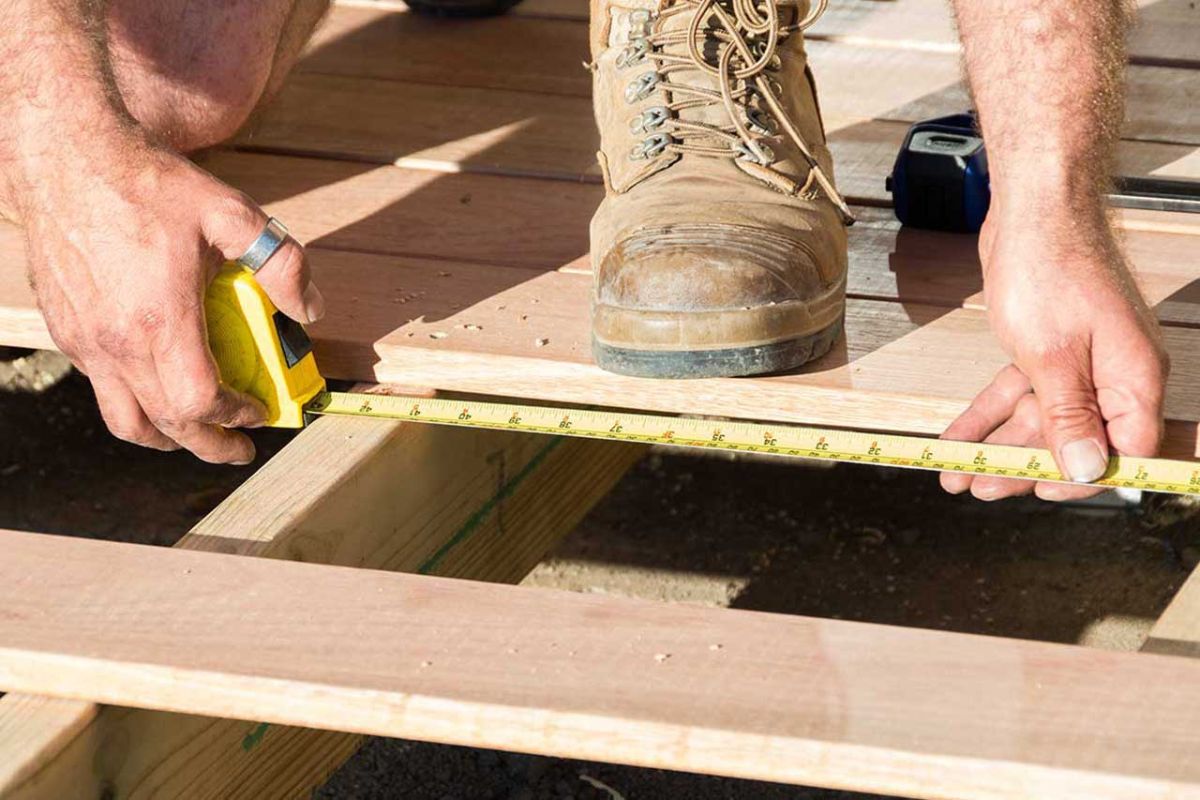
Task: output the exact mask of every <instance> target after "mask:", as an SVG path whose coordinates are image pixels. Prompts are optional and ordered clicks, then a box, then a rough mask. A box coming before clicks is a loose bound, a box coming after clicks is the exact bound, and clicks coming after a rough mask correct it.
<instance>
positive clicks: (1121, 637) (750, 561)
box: [0, 349, 1200, 800]
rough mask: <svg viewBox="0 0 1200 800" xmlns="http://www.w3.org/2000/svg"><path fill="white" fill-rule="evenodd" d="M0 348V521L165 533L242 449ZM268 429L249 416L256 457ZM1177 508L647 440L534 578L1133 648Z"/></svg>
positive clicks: (234, 474) (574, 775)
mask: <svg viewBox="0 0 1200 800" xmlns="http://www.w3.org/2000/svg"><path fill="white" fill-rule="evenodd" d="M16 355H19V354H17V353H14V352H13V351H7V352H6V351H4V350H3V349H0V528H14V529H23V530H38V531H46V532H54V533H63V534H71V535H80V536H88V537H94V538H105V539H120V540H125V541H135V542H143V543H151V544H159V545H164V546H165V545H170V544H172V543H173V542H174V541H176V540H177V539H178V538H179V537H180V536H181V535H182V534H183V533H184V532H185V531H186V530H187V529H188V528H189V527H190V526H191V525H193V524H194V523H195V522H196V521H197V520H199V519H200V517H201V516H203V515H204V514H205V513H206V512H207V511H209V510H210V509H212V508H213V507H214V506H216V505H217V504H218V503H219V502H220V501H221V500H222V499H223V498H224V497H225V496H226V495H227V494H228V493H229V492H230V491H232V490H233V488H234V487H236V486H237V485H238V484H239V483H241V482H242V481H244V480H245V479H246V477H247V476H248V475H249V474H250V473H251V472H252V471H253V469H254V466H251V467H246V468H236V469H235V468H218V467H210V466H206V465H203V464H200V463H198V462H196V461H194V460H192V459H191V458H189V457H188V456H186V455H182V454H161V453H152V452H149V451H144V450H140V449H137V448H134V447H131V446H127V445H124V444H122V443H120V442H117V441H115V440H113V439H111V438H110V437H109V436H108V434H107V433H106V432H105V430H104V426H103V424H102V423H101V421H100V419H99V417H98V415H97V413H96V411H95V407H94V404H93V401H92V398H91V393H90V390H89V389H88V386H87V384H86V382H85V381H84V380H83V379H81V378H80V377H79V376H78V375H74V374H70V373H69V370H66V369H65V368H64V366H63V364H62V362H61V360H59V358H58V357H56V356H52V355H50V354H37V355H34V356H24V357H22V358H20V359H17V360H15V361H14V360H13V358H14V356H16ZM287 439H288V435H287V434H282V433H279V432H272V431H267V432H261V433H258V434H256V440H257V442H258V444H259V447H260V451H261V454H262V455H261V456H260V459H259V461H258V462H257V463H258V465H261V463H262V462H263V458H264V457H266V456H267V455H269V454H270V453H273V452H275V451H276V450H278V449H279V448H280V447H281V446H282V445H283V444H284V443H286V441H287ZM1196 513H1197V512H1196V510H1195V509H1194V508H1193V507H1192V506H1191V505H1189V504H1187V503H1184V502H1182V501H1178V500H1174V499H1170V498H1162V497H1153V498H1148V499H1147V500H1145V501H1143V503H1142V504H1141V505H1140V506H1137V507H1132V508H1121V509H1108V510H1097V509H1075V508H1061V507H1055V506H1050V505H1044V504H1041V503H1038V502H1037V501H1029V500H1015V501H1006V502H1002V503H997V504H992V505H987V504H983V503H978V502H974V501H972V500H969V499H963V498H954V497H949V496H946V495H944V494H942V493H941V492H940V491H939V490H938V488H937V484H936V480H935V479H934V478H933V477H932V476H930V475H928V474H924V473H911V472H903V471H899V470H884V469H874V468H868V467H845V466H813V467H806V466H798V465H795V464H778V463H765V462H761V461H756V462H746V461H739V460H736V459H731V458H728V457H725V456H715V457H714V456H711V455H705V456H704V457H698V456H693V455H687V454H680V453H672V452H655V453H653V454H652V455H651V456H650V457H648V458H647V459H646V460H644V461H643V462H642V463H641V464H640V465H639V466H638V467H636V468H635V469H634V470H632V471H631V472H630V473H629V475H628V476H627V477H626V478H625V480H623V481H622V482H621V484H620V485H619V486H618V487H617V489H616V490H615V491H614V492H612V494H611V495H610V496H609V497H608V498H607V499H606V500H605V501H604V502H603V503H602V504H601V505H600V506H598V507H597V508H596V509H595V510H594V511H593V513H592V514H591V515H589V516H588V518H587V519H586V520H585V521H584V522H583V523H582V524H581V525H580V527H579V528H578V530H576V531H575V533H574V534H573V535H571V536H570V537H568V538H567V539H566V540H565V541H564V542H563V544H562V545H561V546H560V547H559V548H558V550H557V551H556V552H554V553H553V554H551V555H550V557H548V558H547V559H546V560H545V561H544V562H543V563H542V564H541V565H540V566H539V567H538V568H537V569H536V570H535V571H534V572H533V573H532V574H531V575H530V576H529V578H528V579H527V583H529V584H531V585H536V586H543V587H553V588H559V589H565V590H570V591H581V592H608V593H614V594H623V595H633V596H638V597H646V598H653V599H659V600H668V601H681V602H692V603H702V604H706V605H714V606H732V607H736V608H749V609H757V610H763V611H776V612H783V613H792V614H805V615H812V616H822V617H835V618H844V619H856V620H868V621H873V622H882V623H889V624H897V625H911V626H919V627H928V628H943V629H948V630H956V631H971V632H975V633H984V634H995V635H1002V636H1015V637H1025V638H1036V639H1045V640H1052V641H1060V642H1085V643H1087V644H1090V645H1094V646H1099V647H1113V648H1121V649H1133V648H1136V647H1137V646H1138V645H1139V644H1140V642H1141V640H1142V639H1143V638H1144V636H1145V633H1146V631H1147V630H1148V629H1149V625H1150V623H1151V621H1152V620H1153V618H1154V617H1155V616H1156V615H1158V614H1159V613H1160V612H1161V610H1162V609H1163V608H1164V607H1165V605H1166V603H1167V602H1168V600H1169V599H1170V597H1171V596H1172V594H1173V593H1174V592H1175V591H1176V589H1177V588H1178V587H1179V585H1180V584H1181V583H1182V581H1183V580H1184V578H1185V577H1186V575H1187V572H1188V570H1189V568H1191V567H1193V566H1195V565H1196V562H1197V561H1200V528H1198V527H1197V525H1196V524H1195V521H1194V516H1195V514H1196ZM317 796H318V797H320V798H323V799H324V800H341V799H342V798H345V799H346V800H376V799H377V798H378V799H380V800H382V799H383V798H389V799H390V798H412V799H413V800H540V799H542V798H579V799H580V800H611V799H612V798H624V800H635V799H637V800H640V799H641V798H671V799H672V800H674V799H675V798H695V799H696V800H717V799H718V798H720V799H722V800H750V798H755V800H759V799H761V800H775V799H776V798H778V799H779V800H783V799H784V798H787V799H788V800H818V799H819V800H834V799H835V798H836V799H837V800H850V798H865V795H852V794H847V793H841V792H830V791H825V790H818V789H806V788H795V787H783V786H776V785H770V784H758V783H751V782H746V781H736V780H724V779H718V778H710V777H702V776H695V775H684V774H678V773H670V772H664V771H657V770H643V769H634V768H628V767H618V766H612V765H604V764H591V763H578V762H572V761H564V760H560V759H552V758H540V757H531V756H522V755H514V754H507V753H495V752H490V751H482V750H474V749H469V748H456V747H446V746H439V745H429V744H421V743H414V742H405V741H399V740H383V739H375V740H371V741H370V742H369V743H368V745H367V746H366V747H365V748H364V749H363V750H362V751H361V752H360V753H359V754H358V755H357V756H356V757H355V758H354V759H352V760H351V761H350V762H349V763H348V764H346V765H345V767H343V768H342V769H341V770H340V771H339V772H338V773H337V774H336V775H334V776H333V777H332V779H331V780H330V781H329V782H328V784H327V785H326V786H325V787H324V788H323V789H322V790H320V791H319V792H318V793H317Z"/></svg>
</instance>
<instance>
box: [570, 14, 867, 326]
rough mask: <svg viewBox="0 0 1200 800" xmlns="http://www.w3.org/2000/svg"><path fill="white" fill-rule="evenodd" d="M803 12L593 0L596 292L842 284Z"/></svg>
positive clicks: (787, 294)
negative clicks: (599, 174) (601, 194)
mask: <svg viewBox="0 0 1200 800" xmlns="http://www.w3.org/2000/svg"><path fill="white" fill-rule="evenodd" d="M815 16H816V14H812V13H810V9H809V6H808V3H807V0H782V1H781V0H758V2H755V0H599V1H598V2H596V1H595V0H594V2H593V9H592V25H591V47H592V58H593V63H592V69H593V75H594V94H593V97H594V105H595V113H596V121H597V124H598V126H599V129H600V135H601V149H600V152H599V154H598V159H599V161H600V166H601V169H602V171H603V174H604V180H605V187H606V197H605V199H604V201H603V203H602V204H601V206H600V208H599V210H598V211H597V213H596V215H595V217H594V218H593V221H592V258H593V266H594V269H595V277H596V293H597V294H596V302H597V303H600V304H608V305H612V306H614V307H620V308H626V309H638V308H642V309H646V310H653V311H670V310H678V311H680V312H688V311H694V312H701V311H712V310H725V309H739V308H754V307H759V306H768V305H771V304H774V303H785V302H793V301H804V300H806V299H808V298H813V297H817V296H820V295H822V293H828V292H830V291H831V290H835V289H836V287H838V286H839V285H841V284H842V283H843V282H844V279H845V272H846V238H845V230H844V223H845V222H847V221H848V219H849V212H848V210H847V209H846V208H845V205H844V203H843V202H842V200H841V198H840V197H839V196H838V195H837V192H836V190H835V189H834V188H833V166H832V162H831V158H830V154H829V150H828V148H827V147H826V144H825V136H824V131H823V129H822V123H821V119H820V112H819V110H818V107H817V98H816V93H815V89H814V86H813V81H812V74H811V72H810V71H809V69H808V65H807V59H806V56H805V52H804V43H803V38H802V35H801V34H802V30H803V28H804V27H807V25H809V24H811V22H812V20H813V19H815ZM765 337H766V338H770V332H769V331H768V332H765Z"/></svg>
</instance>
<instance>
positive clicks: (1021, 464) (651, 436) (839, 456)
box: [308, 392, 1200, 495]
mask: <svg viewBox="0 0 1200 800" xmlns="http://www.w3.org/2000/svg"><path fill="white" fill-rule="evenodd" d="M308 410H309V411H313V412H317V413H332V414H350V415H363V416H376V417H392V418H407V419H412V420H416V421H421V422H427V423H436V424H451V425H465V426H484V427H509V428H513V429H519V430H523V431H533V432H541V433H555V432H557V433H560V434H562V435H567V436H586V437H595V438H608V439H620V440H625V441H637V442H658V443H662V444H667V445H674V446H684V447H709V448H719V449H725V450H740V451H743V452H764V451H765V452H771V453H775V454H779V455H788V456H796V457H801V458H815V459H821V460H832V461H842V462H850V463H873V464H889V465H892V466H898V467H918V468H923V469H932V470H952V471H958V472H967V473H971V474H990V475H998V476H1003V477H1019V478H1024V479H1028V480H1054V481H1060V480H1063V477H1062V476H1061V475H1060V474H1059V473H1058V471H1057V470H1056V469H1055V468H1054V464H1053V463H1052V462H1051V460H1050V458H1049V456H1048V454H1047V453H1046V452H1045V451H1042V450H1029V449H1024V448H1014V447H1003V446H999V445H989V444H971V443H966V442H949V441H945V442H939V441H935V440H930V439H925V438H922V437H916V436H891V435H888V434H878V433H868V432H856V431H843V430H833V429H820V428H809V427H799V426H788V425H786V424H784V423H769V427H768V424H759V423H753V422H737V421H729V420H722V421H721V422H720V423H719V424H714V422H715V421H706V420H702V419H686V418H673V417H668V416H665V415H653V414H634V413H622V415H621V416H620V417H616V416H609V413H611V412H608V413H606V412H605V411H604V410H602V409H596V410H586V409H571V408H554V407H550V406H545V407H542V406H528V407H526V406H516V407H514V406H512V405H508V404H506V405H500V404H495V403H488V402H483V401H480V402H474V401H471V402H470V404H469V405H465V404H464V403H463V401H462V400H454V399H448V398H447V399H430V398H424V399H422V398H415V397H408V396H391V397H389V396H379V395H372V396H364V395H362V394H355V393H338V392H329V393H326V394H324V395H323V396H322V397H320V398H318V399H317V400H315V401H314V402H313V403H312V405H311V406H310V407H309V409H308ZM613 411H615V409H614V410H613ZM660 431H661V432H660ZM781 441H782V442H784V444H781ZM1100 483H1102V484H1103V485H1107V486H1125V487H1130V488H1141V489H1149V490H1157V491H1174V492H1183V493H1189V494H1196V495H1200V466H1198V465H1196V464H1195V463H1191V464H1188V463H1186V462H1183V461H1172V460H1167V459H1141V460H1139V461H1137V462H1134V461H1133V460H1132V459H1127V460H1125V461H1122V460H1120V458H1119V457H1118V459H1117V460H1114V462H1113V463H1112V465H1111V466H1110V470H1109V472H1108V473H1107V477H1106V478H1104V479H1102V481H1100Z"/></svg>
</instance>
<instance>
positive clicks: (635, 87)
mask: <svg viewBox="0 0 1200 800" xmlns="http://www.w3.org/2000/svg"><path fill="white" fill-rule="evenodd" d="M658 81H659V77H658V73H657V72H646V73H643V74H641V75H639V76H637V77H636V78H634V79H633V80H632V81H630V82H629V85H628V86H626V87H625V102H626V103H636V102H638V101H640V100H645V99H646V98H647V97H649V96H650V93H651V92H653V91H654V88H655V87H656V86H658Z"/></svg>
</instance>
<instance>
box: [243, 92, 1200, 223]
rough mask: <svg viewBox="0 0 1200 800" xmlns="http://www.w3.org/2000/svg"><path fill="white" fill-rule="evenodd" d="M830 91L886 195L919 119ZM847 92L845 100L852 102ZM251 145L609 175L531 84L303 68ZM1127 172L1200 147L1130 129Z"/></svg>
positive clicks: (435, 165)
mask: <svg viewBox="0 0 1200 800" xmlns="http://www.w3.org/2000/svg"><path fill="white" fill-rule="evenodd" d="M841 97H842V95H841V94H833V93H826V94H824V95H823V96H822V100H823V101H825V102H827V103H828V104H829V105H830V106H831V107H832V108H831V109H830V108H827V109H826V118H827V121H829V122H830V123H831V125H830V133H829V143H830V147H831V149H832V150H833V154H834V161H835V165H836V167H837V179H838V180H837V182H838V186H839V189H840V190H841V191H842V193H843V194H844V195H846V196H847V197H848V198H849V199H850V200H851V201H852V202H862V203H872V204H878V203H888V204H890V202H891V195H890V194H889V193H888V192H886V191H885V190H884V179H885V178H886V177H887V175H888V174H889V173H890V172H891V170H892V164H893V162H894V161H895V158H896V153H897V152H898V151H899V149H900V145H901V143H902V142H903V140H904V136H905V134H906V133H907V132H908V127H909V123H908V122H900V121H884V120H866V121H864V120H862V119H861V117H858V116H848V117H843V118H840V121H839V118H838V117H836V116H835V114H837V112H838V110H839V100H840V99H841ZM843 102H844V101H843ZM237 146H238V147H239V148H241V149H244V150H250V151H262V152H269V153H283V154H295V155H316V156H322V157H326V158H341V159H351V160H356V161H366V162H372V163H378V164H396V165H399V166H406V167H415V168H418V169H432V170H437V171H441V172H459V171H465V172H480V173H486V174H502V175H515V176H522V177H530V176H532V177H544V178H556V179H560V180H567V181H585V182H590V183H599V182H600V172H599V168H598V167H597V165H596V156H595V153H596V149H597V147H598V137H597V135H596V130H595V125H594V124H593V122H592V108H591V103H590V102H589V101H588V100H586V99H584V98H580V97H566V96H549V95H545V94H538V93H533V92H521V91H495V90H487V89H476V88H464V87H457V86H430V85H426V84H419V83H407V82H403V81H387V80H376V79H370V78H358V77H346V76H340V75H322V74H312V73H300V74H297V75H295V76H294V77H293V78H292V79H291V80H290V81H289V82H288V84H287V85H286V86H285V87H284V90H283V92H282V94H281V95H280V96H279V97H278V98H277V99H276V100H275V102H274V103H272V105H271V106H270V108H269V109H268V110H267V111H266V112H265V113H264V114H263V116H262V117H261V119H260V120H259V121H258V123H257V125H256V126H255V127H254V128H253V129H251V130H250V131H249V132H247V133H246V134H244V135H243V136H242V137H241V138H240V139H239V140H238V142H237ZM1118 156H1119V164H1118V170H1119V172H1120V173H1121V174H1123V175H1139V176H1157V177H1164V178H1182V179H1187V178H1191V179H1198V180H1200V148H1198V147H1196V146H1194V145H1180V144H1171V143H1162V142H1147V141H1137V140H1126V141H1122V142H1121V143H1120V146H1119V148H1118Z"/></svg>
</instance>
